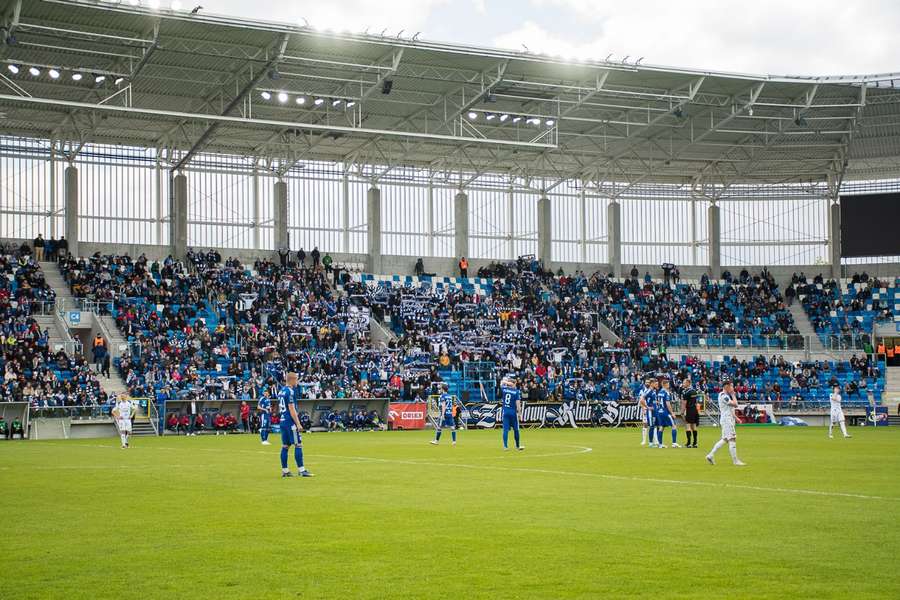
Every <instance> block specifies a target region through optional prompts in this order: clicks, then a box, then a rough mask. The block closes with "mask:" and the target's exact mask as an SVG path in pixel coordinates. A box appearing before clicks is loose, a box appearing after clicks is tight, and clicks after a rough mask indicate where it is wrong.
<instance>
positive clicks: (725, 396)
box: [706, 379, 747, 467]
mask: <svg viewBox="0 0 900 600" xmlns="http://www.w3.org/2000/svg"><path fill="white" fill-rule="evenodd" d="M736 407H737V397H735V395H734V384H733V383H732V382H731V381H730V380H727V379H726V380H725V381H724V382H723V383H722V391H721V392H719V422H720V424H721V425H722V439H720V440H719V441H718V442H716V445H715V446H713V448H712V450H710V451H709V454H707V455H706V462H708V463H709V464H711V465H714V464H716V459H715V455H716V452H718V451H719V448H721V447H722V446H724V445H725V444H728V453H729V454H731V462H733V463H734V466H736V467H745V466H747V465H746V463H744V462H741V459H739V458H738V456H737V443H736V441H735V440H736V439H737V433H736V432H735V428H734V424H735V420H734V409H735V408H736Z"/></svg>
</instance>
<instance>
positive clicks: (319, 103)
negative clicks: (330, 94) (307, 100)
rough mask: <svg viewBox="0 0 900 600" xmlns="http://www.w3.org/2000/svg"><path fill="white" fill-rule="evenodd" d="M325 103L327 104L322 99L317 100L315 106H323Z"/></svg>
mask: <svg viewBox="0 0 900 600" xmlns="http://www.w3.org/2000/svg"><path fill="white" fill-rule="evenodd" d="M324 102H325V100H323V99H322V98H316V100H315V102H313V104H315V105H316V106H322V104H323V103H324Z"/></svg>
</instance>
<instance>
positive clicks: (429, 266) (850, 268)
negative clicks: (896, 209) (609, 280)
mask: <svg viewBox="0 0 900 600" xmlns="http://www.w3.org/2000/svg"><path fill="white" fill-rule="evenodd" d="M3 241H12V242H15V243H17V244H21V243H22V242H23V241H25V242H27V243H28V244H29V245H30V244H31V240H22V239H8V238H7V239H4V240H3ZM80 249H81V255H82V256H90V255H91V254H94V253H95V252H100V253H101V254H128V255H129V256H131V257H134V258H136V257H138V256H140V255H141V254H145V255H146V256H147V258H149V259H150V260H162V259H164V258H165V257H166V256H168V254H169V246H156V245H143V244H102V243H91V242H81V244H80ZM198 249H206V247H203V248H200V247H198ZM217 250H219V252H220V253H221V254H222V257H223V259H224V258H228V257H236V258H238V259H240V260H242V261H244V262H245V263H249V264H252V263H253V261H254V260H256V259H258V258H260V257H267V258H269V259H271V260H274V261H276V262H277V260H278V253H277V252H275V251H266V250H236V249H233V248H217ZM324 253H325V252H324V250H323V255H324ZM329 254H331V257H332V258H333V259H334V261H335V262H336V263H348V262H349V263H358V264H366V261H367V258H368V257H367V256H366V255H365V254H344V253H341V252H330V253H329ZM417 258H418V257H416V256H396V255H387V254H385V255H382V257H381V267H382V268H381V271H380V272H381V273H383V274H389V275H412V274H413V268H414V267H415V264H416V259H417ZM458 260H459V259H458V258H452V257H451V258H440V257H424V262H425V271H426V272H428V273H436V274H437V275H439V276H450V277H456V276H458V275H459V269H458V268H457V261H458ZM493 262H497V261H495V260H490V259H477V258H476V259H472V258H470V259H469V274H470V275H471V276H474V275H475V273H477V272H478V269H479V268H480V267H482V266H485V265H488V264H491V263H493ZM632 266H633V265H631V264H628V263H623V264H622V273H623V275H624V276H627V275H628V273H629V272H630V271H631V267H632ZM553 268H554V269H559V268H562V269H563V271H564V272H566V273H574V272H575V271H576V270H582V271H584V272H585V273H586V274H587V275H588V276H590V275H592V274H593V273H595V272H597V271H599V272H601V273H604V274H608V273H610V272H611V271H612V266H611V265H610V264H608V263H602V264H597V263H572V262H557V261H554V262H553ZM637 268H638V271H640V274H641V277H643V276H644V273H645V272H647V271H649V272H650V275H651V276H652V277H654V278H657V279H662V276H663V274H662V269H661V268H660V266H659V265H637ZM678 268H679V269H680V270H681V277H682V279H699V278H700V277H701V276H702V275H703V274H707V275H709V274H710V273H709V267H707V266H681V265H679V267H678ZM722 268H723V269H728V270H730V271H731V272H732V274H734V275H737V274H738V273H740V271H741V269H742V268H743V267H740V266H729V265H722ZM746 268H747V270H748V271H750V272H751V273H758V272H759V270H760V269H761V268H762V267H761V266H755V267H746ZM830 269H831V265H829V264H821V265H796V266H776V267H769V271H770V272H771V273H772V275H773V276H774V277H775V279H776V281H778V282H780V283H784V282H786V281H789V280H790V277H791V275H792V274H793V273H795V272H796V273H799V272H801V271H802V272H804V273H806V275H807V276H808V277H810V278H812V276H814V275H817V274H819V273H822V274H823V275H824V276H826V277H828V274H829V271H830ZM862 271H866V272H867V273H868V274H869V275H871V276H877V277H900V263H878V264H871V265H844V267H843V276H844V277H850V276H851V275H853V273H860V272H862Z"/></svg>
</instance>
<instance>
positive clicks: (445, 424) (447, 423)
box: [441, 415, 456, 429]
mask: <svg viewBox="0 0 900 600" xmlns="http://www.w3.org/2000/svg"><path fill="white" fill-rule="evenodd" d="M445 428H446V429H455V428H456V419H454V418H453V415H444V419H443V420H442V421H441V429H445Z"/></svg>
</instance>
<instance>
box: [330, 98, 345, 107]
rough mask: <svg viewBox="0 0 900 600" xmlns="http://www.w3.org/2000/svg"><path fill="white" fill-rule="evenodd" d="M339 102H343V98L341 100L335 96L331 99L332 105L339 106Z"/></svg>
mask: <svg viewBox="0 0 900 600" xmlns="http://www.w3.org/2000/svg"><path fill="white" fill-rule="evenodd" d="M341 102H343V100H341V99H340V98H335V99H334V100H332V101H331V105H332V106H340V105H341Z"/></svg>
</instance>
